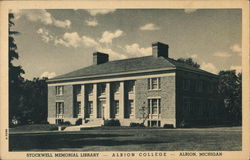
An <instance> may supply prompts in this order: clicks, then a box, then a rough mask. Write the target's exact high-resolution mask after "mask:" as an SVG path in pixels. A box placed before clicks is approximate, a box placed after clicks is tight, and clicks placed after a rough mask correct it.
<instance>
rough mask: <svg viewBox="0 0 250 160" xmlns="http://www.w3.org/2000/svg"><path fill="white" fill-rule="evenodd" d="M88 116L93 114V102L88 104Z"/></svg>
mask: <svg viewBox="0 0 250 160" xmlns="http://www.w3.org/2000/svg"><path fill="white" fill-rule="evenodd" d="M87 114H89V115H90V114H93V101H89V102H88V107H87Z"/></svg>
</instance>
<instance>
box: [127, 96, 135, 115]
mask: <svg viewBox="0 0 250 160" xmlns="http://www.w3.org/2000/svg"><path fill="white" fill-rule="evenodd" d="M128 115H134V101H133V100H129V101H128Z"/></svg>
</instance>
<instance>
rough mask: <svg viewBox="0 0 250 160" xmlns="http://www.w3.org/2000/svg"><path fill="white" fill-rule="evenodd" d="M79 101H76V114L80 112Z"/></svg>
mask: <svg viewBox="0 0 250 160" xmlns="http://www.w3.org/2000/svg"><path fill="white" fill-rule="evenodd" d="M81 113H82V110H81V102H76V114H81Z"/></svg>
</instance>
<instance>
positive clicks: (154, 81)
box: [148, 78, 161, 90]
mask: <svg viewBox="0 0 250 160" xmlns="http://www.w3.org/2000/svg"><path fill="white" fill-rule="evenodd" d="M148 89H149V90H157V89H161V79H160V78H149V79H148Z"/></svg>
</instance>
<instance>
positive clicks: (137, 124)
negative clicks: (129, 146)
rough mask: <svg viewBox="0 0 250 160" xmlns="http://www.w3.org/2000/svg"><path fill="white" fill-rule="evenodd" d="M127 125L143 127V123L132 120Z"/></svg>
mask: <svg viewBox="0 0 250 160" xmlns="http://www.w3.org/2000/svg"><path fill="white" fill-rule="evenodd" d="M129 126H130V127H145V126H144V124H143V123H133V122H131V123H130V125H129Z"/></svg>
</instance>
